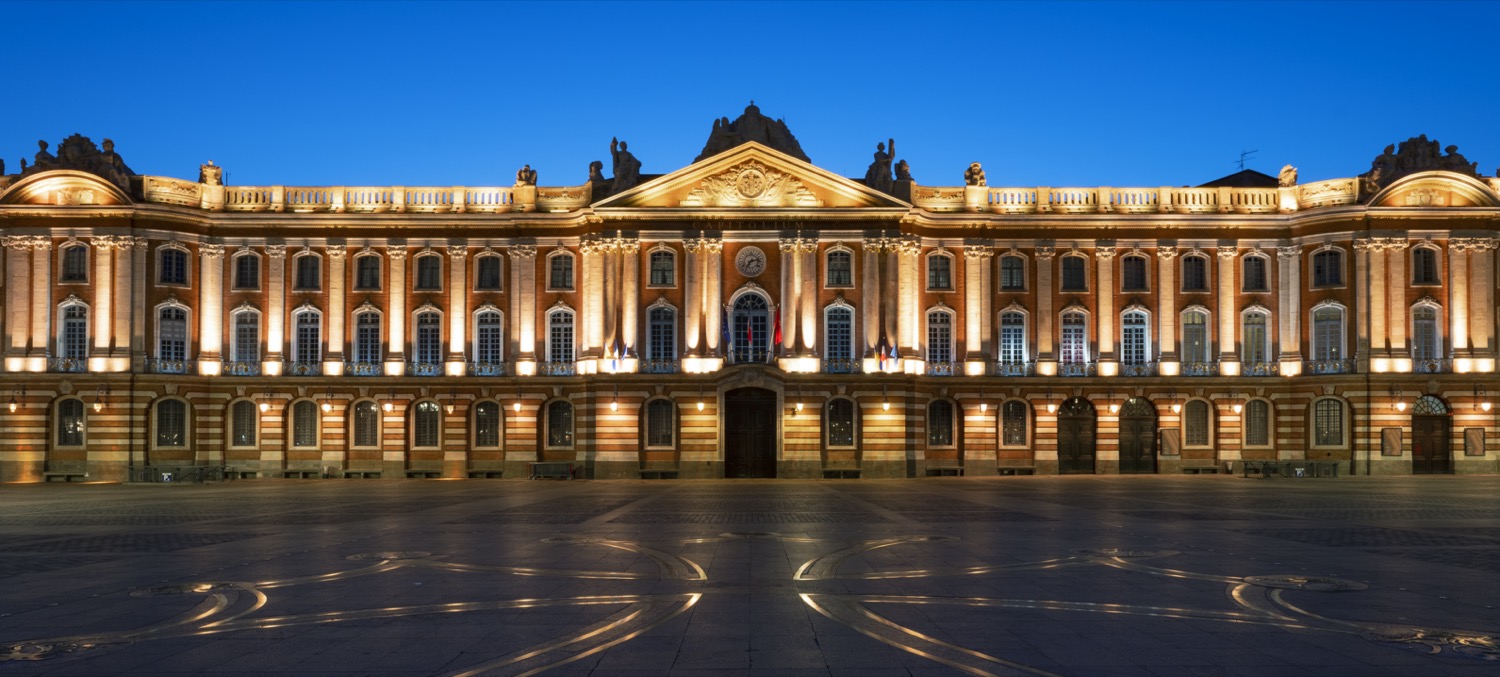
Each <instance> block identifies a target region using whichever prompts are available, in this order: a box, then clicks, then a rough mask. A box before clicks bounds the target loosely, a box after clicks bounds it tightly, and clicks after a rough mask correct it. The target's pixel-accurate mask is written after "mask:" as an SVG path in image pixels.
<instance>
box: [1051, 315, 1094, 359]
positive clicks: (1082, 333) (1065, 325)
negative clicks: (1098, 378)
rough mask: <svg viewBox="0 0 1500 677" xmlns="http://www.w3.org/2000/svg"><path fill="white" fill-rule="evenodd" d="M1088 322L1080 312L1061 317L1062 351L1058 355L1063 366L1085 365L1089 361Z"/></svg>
mask: <svg viewBox="0 0 1500 677" xmlns="http://www.w3.org/2000/svg"><path fill="white" fill-rule="evenodd" d="M1088 329H1089V321H1088V317H1087V316H1085V315H1084V314H1083V313H1080V312H1067V313H1063V315H1062V350H1061V352H1060V354H1059V355H1058V358H1059V361H1060V362H1062V363H1063V364H1087V363H1088V361H1089V337H1088Z"/></svg>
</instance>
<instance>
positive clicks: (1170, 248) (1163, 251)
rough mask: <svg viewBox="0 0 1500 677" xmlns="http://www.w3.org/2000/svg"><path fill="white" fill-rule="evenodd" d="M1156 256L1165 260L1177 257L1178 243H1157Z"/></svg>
mask: <svg viewBox="0 0 1500 677" xmlns="http://www.w3.org/2000/svg"><path fill="white" fill-rule="evenodd" d="M1156 258H1158V259H1161V260H1163V261H1171V260H1172V259H1175V258H1177V245H1175V244H1159V245H1156Z"/></svg>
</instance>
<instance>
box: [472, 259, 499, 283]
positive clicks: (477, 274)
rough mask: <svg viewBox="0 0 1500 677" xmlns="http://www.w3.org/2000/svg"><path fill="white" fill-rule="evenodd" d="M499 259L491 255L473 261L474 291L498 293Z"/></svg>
mask: <svg viewBox="0 0 1500 677" xmlns="http://www.w3.org/2000/svg"><path fill="white" fill-rule="evenodd" d="M500 266H501V262H500V257H498V256H495V255H493V254H491V255H487V256H480V257H478V258H476V259H474V289H475V290H476V291H500V279H501V276H500Z"/></svg>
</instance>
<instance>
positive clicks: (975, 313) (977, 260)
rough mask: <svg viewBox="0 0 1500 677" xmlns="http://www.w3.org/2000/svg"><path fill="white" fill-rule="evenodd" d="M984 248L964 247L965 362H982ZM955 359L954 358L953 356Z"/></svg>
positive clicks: (978, 246)
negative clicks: (981, 324) (981, 320)
mask: <svg viewBox="0 0 1500 677" xmlns="http://www.w3.org/2000/svg"><path fill="white" fill-rule="evenodd" d="M985 249H986V248H985V247H982V246H980V245H972V246H971V245H964V356H963V360H964V361H965V362H974V361H980V362H983V361H984V352H983V349H984V335H983V334H981V333H980V332H981V331H982V327H980V324H979V322H980V319H981V318H983V317H984V309H983V306H984V295H985V291H986V290H985V289H984V264H985V258H984V253H985V251H984V250H985ZM955 357H956V356H955Z"/></svg>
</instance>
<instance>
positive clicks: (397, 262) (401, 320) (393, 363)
mask: <svg viewBox="0 0 1500 677" xmlns="http://www.w3.org/2000/svg"><path fill="white" fill-rule="evenodd" d="M385 255H386V258H388V259H390V265H391V289H390V303H389V304H388V305H389V308H388V309H387V311H386V321H387V322H388V323H389V324H390V328H389V329H388V331H389V333H388V334H387V339H386V340H387V341H388V345H387V346H386V351H385V365H386V366H385V373H386V374H388V375H392V376H394V375H398V374H401V373H403V372H404V371H405V369H406V365H405V362H406V245H404V244H393V245H386V248H385Z"/></svg>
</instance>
